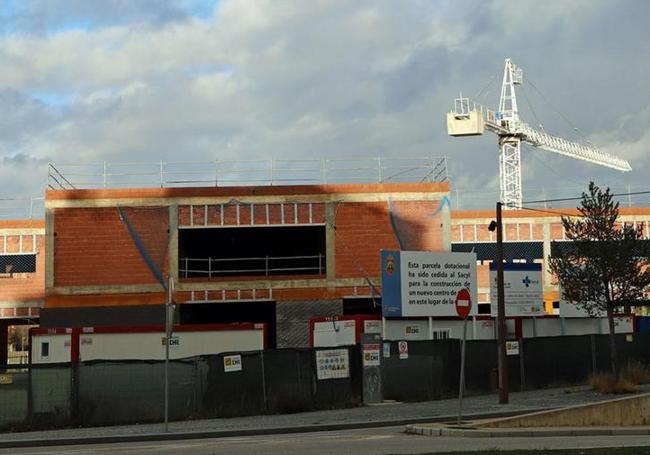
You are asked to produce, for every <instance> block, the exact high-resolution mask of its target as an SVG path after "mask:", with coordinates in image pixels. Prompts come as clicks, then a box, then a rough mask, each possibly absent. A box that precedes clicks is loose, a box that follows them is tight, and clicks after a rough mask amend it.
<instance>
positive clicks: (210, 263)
mask: <svg viewBox="0 0 650 455" xmlns="http://www.w3.org/2000/svg"><path fill="white" fill-rule="evenodd" d="M211 278H212V258H211V257H209V256H208V279H211Z"/></svg>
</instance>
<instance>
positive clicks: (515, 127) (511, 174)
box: [447, 58, 632, 209]
mask: <svg viewBox="0 0 650 455" xmlns="http://www.w3.org/2000/svg"><path fill="white" fill-rule="evenodd" d="M522 82H523V72H522V70H521V69H520V68H518V67H517V66H516V65H515V64H514V63H512V61H511V60H510V59H509V58H507V59H506V61H505V67H504V70H503V82H502V84H501V96H500V98H499V109H498V110H497V111H493V110H490V109H487V108H485V107H483V106H481V105H479V104H475V103H474V104H473V105H472V106H471V108H470V100H469V99H468V98H463V96H462V94H461V96H460V97H459V98H457V99H456V100H455V103H454V111H452V112H449V113H448V114H447V132H448V134H449V135H450V136H476V135H481V134H483V132H484V131H485V130H488V131H490V132H493V133H495V134H496V135H497V136H498V138H499V177H500V178H499V190H500V199H501V202H502V203H503V204H504V205H505V206H506V207H508V208H512V209H518V208H521V203H522V186H521V143H522V142H526V143H528V144H531V145H533V146H534V147H537V148H539V149H543V150H546V151H549V152H553V153H558V154H560V155H564V156H568V157H571V158H574V159H579V160H582V161H587V162H590V163H592V164H598V165H601V166H606V167H609V168H612V169H616V170H619V171H623V172H627V171H630V170H632V168H631V167H630V164H629V163H628V162H627V161H626V160H624V159H621V158H618V157H615V156H612V155H610V154H608V153H605V152H602V151H600V150H598V149H597V148H596V147H594V146H592V145H583V144H578V143H576V142H571V141H567V140H565V139H562V138H559V137H555V136H551V135H549V134H547V133H546V132H544V131H539V130H537V129H535V128H532V127H531V126H530V125H528V124H527V123H524V122H522V121H521V119H520V118H519V110H518V108H517V95H516V93H515V86H516V85H520V84H521V83H522Z"/></svg>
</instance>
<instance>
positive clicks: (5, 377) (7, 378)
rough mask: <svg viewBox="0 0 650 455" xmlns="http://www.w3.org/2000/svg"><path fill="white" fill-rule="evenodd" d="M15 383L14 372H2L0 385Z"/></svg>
mask: <svg viewBox="0 0 650 455" xmlns="http://www.w3.org/2000/svg"><path fill="white" fill-rule="evenodd" d="M13 383H14V376H13V375H12V374H9V373H6V374H0V385H11V384H13Z"/></svg>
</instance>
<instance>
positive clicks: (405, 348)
mask: <svg viewBox="0 0 650 455" xmlns="http://www.w3.org/2000/svg"><path fill="white" fill-rule="evenodd" d="M397 350H398V351H399V358H400V359H408V358H409V344H408V343H407V342H406V341H400V342H398V343H397Z"/></svg>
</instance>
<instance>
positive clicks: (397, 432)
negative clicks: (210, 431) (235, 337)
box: [0, 426, 650, 455]
mask: <svg viewBox="0 0 650 455" xmlns="http://www.w3.org/2000/svg"><path fill="white" fill-rule="evenodd" d="M403 431H404V427H403V426H398V427H385V428H374V429H365V430H344V431H330V432H318V433H301V434H286V435H271V436H250V437H241V438H223V439H196V440H179V441H165V442H136V443H119V444H100V445H76V446H58V447H42V448H38V447H32V448H24V449H19V448H12V449H4V450H0V455H5V454H6V455H9V454H12V455H64V454H65V455H81V454H98V455H103V454H129V455H179V454H189V453H191V454H192V455H218V454H233V453H236V454H238V455H260V454H264V455H281V454H283V455H284V454H289V455H334V454H336V455H339V454H355V455H357V454H358V455H383V454H416V453H426V452H444V451H453V450H485V449H492V448H500V449H504V450H506V449H541V448H551V449H552V448H557V449H559V448H592V447H623V446H650V437H648V436H600V437H593V436H590V437H579V436H578V437H554V438H541V437H532V438H450V437H447V438H440V437H427V436H413V435H407V434H405V433H404V432H403Z"/></svg>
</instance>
